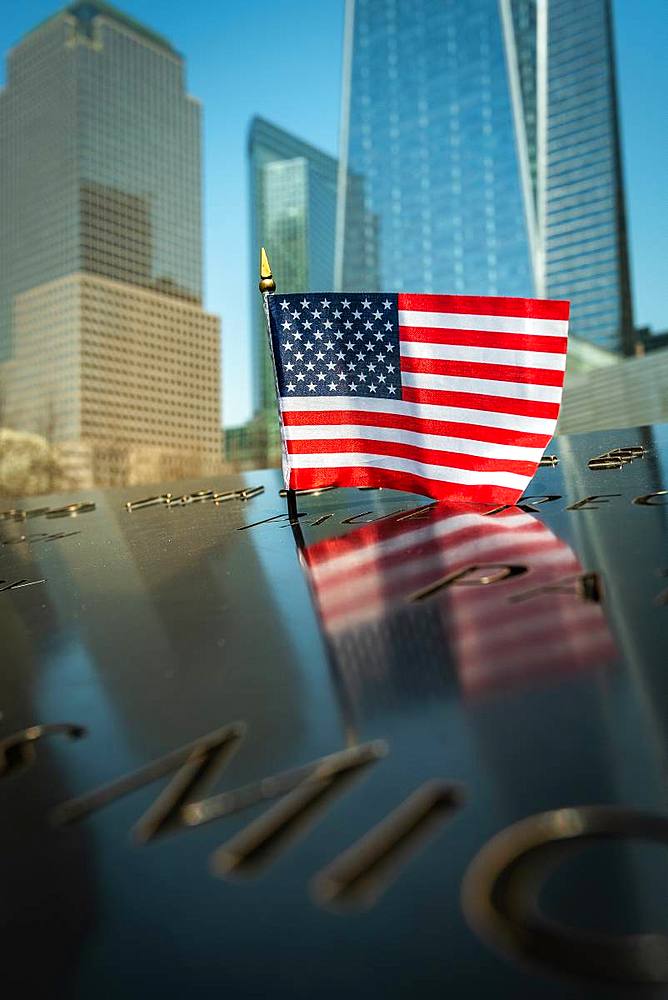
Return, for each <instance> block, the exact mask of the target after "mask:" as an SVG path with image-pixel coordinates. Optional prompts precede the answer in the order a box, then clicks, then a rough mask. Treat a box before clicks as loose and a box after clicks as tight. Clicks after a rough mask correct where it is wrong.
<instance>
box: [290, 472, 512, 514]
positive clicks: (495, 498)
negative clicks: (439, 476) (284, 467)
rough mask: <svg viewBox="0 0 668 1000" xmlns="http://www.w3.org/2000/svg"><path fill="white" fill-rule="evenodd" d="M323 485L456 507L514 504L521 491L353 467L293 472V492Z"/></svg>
mask: <svg viewBox="0 0 668 1000" xmlns="http://www.w3.org/2000/svg"><path fill="white" fill-rule="evenodd" d="M321 486H340V487H341V486H357V487H359V486H387V487H389V488H390V489H393V490H403V491H404V492H406V493H419V494H423V495H424V494H425V493H426V494H427V496H431V497H434V498H436V499H439V500H440V499H443V500H446V499H447V500H449V501H450V502H451V503H453V504H462V505H465V506H469V507H470V506H475V504H489V503H495V504H496V503H498V504H503V503H507V504H514V503H515V501H516V500H517V499H518V498H519V497H520V495H521V493H522V490H514V489H509V488H508V487H505V486H471V485H468V484H463V483H448V482H445V481H441V480H436V479H428V478H425V477H424V476H416V475H412V474H411V473H408V472H391V471H389V470H388V469H378V468H376V467H375V466H370V467H368V468H364V467H363V466H362V467H359V468H358V467H351V468H344V469H290V481H289V488H290V489H292V490H314V489H317V488H318V487H321Z"/></svg>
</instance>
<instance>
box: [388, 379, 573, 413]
mask: <svg viewBox="0 0 668 1000" xmlns="http://www.w3.org/2000/svg"><path fill="white" fill-rule="evenodd" d="M401 381H402V382H403V384H404V385H407V386H411V387H412V388H414V389H440V390H441V391H443V392H474V393H477V394H478V395H481V396H505V397H510V398H512V399H527V400H531V401H533V402H541V403H558V402H559V401H560V399H561V393H562V389H561V387H560V386H558V385H536V384H535V383H534V382H499V381H497V380H496V379H485V378H459V377H458V376H456V375H426V374H424V373H423V372H402V373H401ZM524 419H526V418H523V420H524Z"/></svg>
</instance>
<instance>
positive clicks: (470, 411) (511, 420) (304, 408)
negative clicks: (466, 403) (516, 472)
mask: <svg viewBox="0 0 668 1000" xmlns="http://www.w3.org/2000/svg"><path fill="white" fill-rule="evenodd" d="M280 405H281V409H282V410H283V411H285V412H287V413H299V412H300V411H301V412H303V413H313V412H316V411H318V410H324V411H326V412H332V411H336V410H344V411H345V410H366V411H367V412H369V411H372V412H373V413H392V414H397V415H399V416H405V417H422V419H423V420H444V421H446V422H450V423H461V424H479V425H480V426H481V427H499V428H502V429H504V430H511V431H524V432H525V433H527V434H546V435H548V436H549V437H551V436H552V435H553V434H554V428H555V427H556V424H557V421H556V418H554V419H546V418H544V417H523V416H521V415H519V414H516V413H496V412H492V411H489V410H482V409H480V410H477V409H475V408H472V407H466V408H465V407H463V406H434V405H432V404H431V403H408V402H405V401H404V400H402V399H396V400H395V399H366V398H364V397H359V398H358V397H357V396H337V397H336V398H335V399H334V398H333V397H332V396H308V397H307V396H293V397H292V398H286V397H282V398H281V400H280Z"/></svg>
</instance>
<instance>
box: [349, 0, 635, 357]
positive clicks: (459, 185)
mask: <svg viewBox="0 0 668 1000" xmlns="http://www.w3.org/2000/svg"><path fill="white" fill-rule="evenodd" d="M348 171H354V172H356V173H358V174H360V175H362V176H363V177H364V179H365V183H366V187H365V196H364V208H363V210H362V211H361V213H360V211H359V209H358V208H355V206H353V205H352V204H351V201H350V198H349V197H348V194H347V191H346V183H345V176H346V174H347V172H348ZM341 178H342V180H341V183H340V185H339V191H340V194H339V213H338V228H337V278H338V281H339V283H345V285H346V287H349V288H351V290H355V289H356V288H361V287H363V285H362V282H355V275H354V270H353V269H351V268H350V267H349V266H348V265H347V256H348V251H347V246H346V240H347V233H348V231H349V229H350V227H353V228H354V229H356V230H357V231H360V227H361V231H362V232H363V233H366V234H369V235H370V236H371V234H373V236H372V237H371V239H372V242H374V241H375V246H373V247H370V253H373V254H374V255H377V258H378V271H379V278H380V285H382V287H383V288H388V289H399V290H402V289H406V290H408V289H410V290H414V291H426V292H454V293H463V294H490V295H493V294H502V295H531V294H537V295H553V296H555V297H563V298H570V299H571V300H572V303H573V305H572V326H571V329H572V332H573V333H574V334H575V335H576V336H581V337H584V338H587V339H589V340H591V341H593V342H596V343H597V344H600V345H601V346H605V347H611V348H613V349H616V350H623V349H625V350H630V349H631V345H632V335H631V329H632V322H631V314H630V294H629V280H628V264H627V258H626V232H625V226H624V210H623V189H622V178H621V167H620V158H619V142H618V134H617V111H616V98H615V83H614V62H613V51H612V35H611V16H610V7H609V0H347V6H346V29H345V43H344V71H343V100H342V126H341ZM346 279H347V280H346Z"/></svg>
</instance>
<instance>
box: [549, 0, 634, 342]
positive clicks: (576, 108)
mask: <svg viewBox="0 0 668 1000" xmlns="http://www.w3.org/2000/svg"><path fill="white" fill-rule="evenodd" d="M543 2H544V3H546V10H545V11H544V12H542V14H543V17H544V20H545V29H544V30H545V33H546V35H547V43H546V46H547V59H546V76H547V79H546V82H545V90H546V94H547V100H546V105H547V106H546V108H545V110H544V112H543V115H544V124H543V127H544V129H545V158H544V161H543V163H542V164H541V167H542V171H543V178H542V188H543V197H542V211H543V213H544V215H543V227H544V254H545V257H544V261H545V285H544V287H545V294H546V295H548V296H550V297H553V298H564V299H570V300H571V313H572V317H573V322H572V329H573V333H575V334H576V335H577V336H579V337H582V338H584V339H586V340H589V341H591V342H592V343H594V344H596V345H597V346H599V347H605V348H608V349H609V350H614V351H623V352H624V353H626V354H632V353H634V349H635V335H634V326H633V315H632V308H631V285H630V278H629V261H628V242H627V234H626V213H625V206H624V187H623V182H622V162H621V151H620V137H619V120H618V114H617V96H616V80H615V62H614V45H613V29H612V11H611V7H610V0H543Z"/></svg>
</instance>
